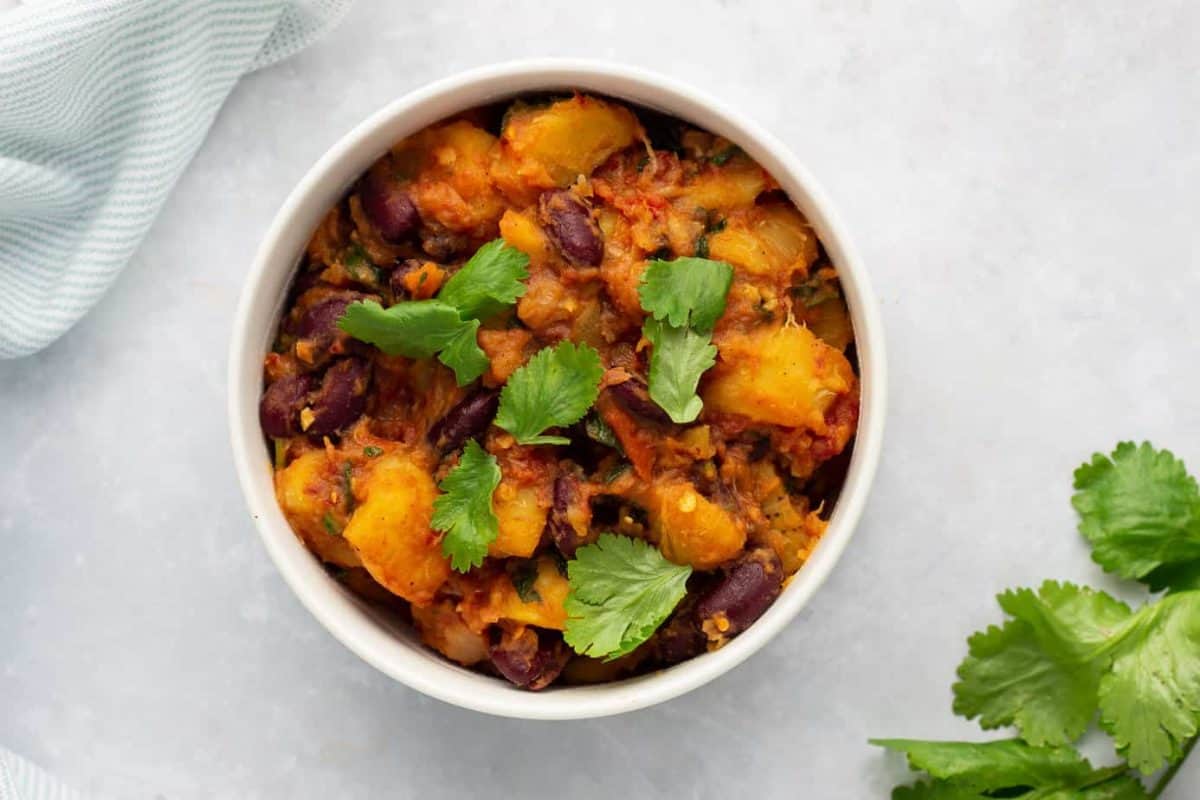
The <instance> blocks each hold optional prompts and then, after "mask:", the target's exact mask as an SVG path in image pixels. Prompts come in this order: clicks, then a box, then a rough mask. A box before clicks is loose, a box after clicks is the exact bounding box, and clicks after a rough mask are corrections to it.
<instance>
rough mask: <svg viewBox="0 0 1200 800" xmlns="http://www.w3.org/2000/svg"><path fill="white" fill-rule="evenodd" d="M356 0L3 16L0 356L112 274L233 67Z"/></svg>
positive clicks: (278, 50)
mask: <svg viewBox="0 0 1200 800" xmlns="http://www.w3.org/2000/svg"><path fill="white" fill-rule="evenodd" d="M349 2H350V0H42V2H36V3H33V4H30V5H24V6H18V7H17V8H16V9H15V10H12V11H8V12H6V13H5V14H3V15H0V358H15V357H17V356H23V355H28V354H29V353H33V352H35V351H37V350H40V349H41V348H43V347H45V346H46V345H47V344H49V343H50V342H52V341H54V340H55V339H57V338H58V337H59V336H61V335H62V334H63V333H64V332H65V331H66V330H67V329H68V328H70V327H71V326H72V325H73V324H75V322H77V321H78V320H79V318H80V317H82V316H83V315H84V314H85V313H86V312H87V310H88V309H90V308H91V307H92V306H93V305H94V304H95V303H96V301H97V300H99V299H100V297H101V295H103V294H104V292H105V290H106V289H108V287H109V286H110V285H111V284H112V282H113V280H114V279H115V278H116V276H117V274H118V273H119V272H120V271H121V268H122V267H124V266H125V264H126V262H127V261H128V260H129V258H130V256H132V255H133V252H134V250H136V249H137V246H138V244H139V243H140V242H141V241H142V238H143V237H144V236H145V235H146V231H147V230H148V229H149V227H150V224H151V223H152V222H153V221H154V218H155V216H156V215H157V214H158V210H159V208H161V207H162V204H163V201H164V200H165V199H166V197H167V194H168V193H169V192H170V190H171V187H172V186H174V184H175V181H176V180H177V179H178V178H179V175H180V174H181V173H182V172H183V169H184V167H186V166H187V163H188V162H189V161H190V160H191V158H192V155H193V154H195V152H196V150H197V149H198V148H199V146H200V143H201V141H202V140H203V139H204V135H205V133H206V132H207V131H208V128H209V125H211V124H212V121H213V118H214V117H215V116H216V114H217V110H218V109H219V108H220V107H221V104H222V103H223V102H224V101H225V98H226V96H227V95H228V94H229V92H230V90H232V88H233V85H234V84H235V83H236V82H237V80H238V78H239V77H240V76H241V75H243V74H245V73H246V72H250V71H252V70H255V69H258V68H259V67H264V66H267V65H268V64H271V63H273V62H275V61H277V60H279V59H281V58H284V57H286V56H288V55H290V54H291V53H294V52H295V51H297V50H299V49H300V48H302V47H305V46H306V45H308V44H309V43H310V42H312V41H313V40H314V39H316V38H317V37H318V36H319V35H320V34H321V33H322V32H324V31H325V30H327V29H328V28H330V27H332V26H333V24H334V23H335V22H336V21H337V20H338V18H339V17H340V16H341V14H342V12H343V11H344V10H345V8H346V7H347V6H348V5H349Z"/></svg>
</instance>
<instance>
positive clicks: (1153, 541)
mask: <svg viewBox="0 0 1200 800" xmlns="http://www.w3.org/2000/svg"><path fill="white" fill-rule="evenodd" d="M1075 489H1076V493H1075V496H1074V497H1073V498H1071V503H1072V504H1073V505H1074V506H1075V510H1076V511H1078V512H1079V531H1080V532H1081V533H1082V534H1083V535H1084V537H1086V538H1087V540H1088V541H1089V542H1091V544H1092V558H1093V559H1094V560H1095V562H1096V563H1097V564H1099V565H1100V566H1101V567H1103V568H1104V569H1105V570H1106V571H1108V572H1112V573H1114V574H1116V575H1120V576H1121V577H1122V578H1132V579H1134V580H1139V581H1142V582H1144V583H1147V584H1149V585H1150V587H1151V588H1152V589H1156V590H1157V589H1174V590H1179V589H1198V588H1200V489H1198V488H1197V486H1196V479H1195V478H1193V477H1192V476H1191V475H1188V473H1187V469H1186V468H1185V467H1184V466H1183V462H1182V461H1180V460H1179V459H1177V458H1175V456H1173V455H1171V453H1169V452H1167V451H1166V450H1155V449H1154V448H1153V447H1151V446H1150V444H1149V443H1146V442H1144V443H1142V445H1141V446H1140V447H1139V446H1136V445H1134V443H1133V442H1122V443H1121V444H1119V445H1117V449H1116V450H1114V451H1113V453H1112V455H1111V456H1103V455H1100V454H1099V453H1097V454H1096V455H1095V456H1093V457H1092V460H1091V461H1090V462H1088V463H1086V464H1083V465H1082V466H1080V467H1079V469H1077V470H1075Z"/></svg>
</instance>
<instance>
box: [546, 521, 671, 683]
mask: <svg viewBox="0 0 1200 800" xmlns="http://www.w3.org/2000/svg"><path fill="white" fill-rule="evenodd" d="M691 574H692V568H691V567H688V566H680V565H678V564H673V563H671V562H670V561H668V560H667V559H666V558H664V557H663V555H662V553H660V552H659V551H658V548H656V547H653V546H651V545H649V544H647V543H646V542H644V541H642V540H641V539H630V538H628V537H625V536H617V535H616V534H612V533H605V534H601V536H600V538H599V539H597V540H596V542H595V543H594V544H589V545H587V546H586V547H581V548H579V550H578V551H577V552H576V554H575V558H574V559H573V560H572V561H569V562H568V563H567V580H568V582H569V583H570V586H571V590H570V593H569V594H568V595H567V600H566V609H567V626H566V630H565V631H564V633H563V638H564V639H565V640H566V642H567V644H569V645H570V646H571V647H572V648H573V649H574V650H575V652H576V653H579V654H581V655H586V656H592V657H594V658H605V659H606V660H609V661H611V660H613V659H614V658H619V657H621V656H623V655H625V654H627V653H630V652H632V651H633V650H634V649H635V648H637V646H638V645H640V644H641V643H642V642H644V641H646V640H647V639H649V638H650V635H651V634H653V633H654V631H655V630H657V629H658V626H659V625H661V624H662V623H663V621H664V620H665V619H666V618H667V616H668V615H669V614H670V613H671V611H673V610H674V608H675V606H676V605H678V604H679V601H680V600H682V599H683V596H684V595H685V594H687V579H688V577H689V576H690V575H691Z"/></svg>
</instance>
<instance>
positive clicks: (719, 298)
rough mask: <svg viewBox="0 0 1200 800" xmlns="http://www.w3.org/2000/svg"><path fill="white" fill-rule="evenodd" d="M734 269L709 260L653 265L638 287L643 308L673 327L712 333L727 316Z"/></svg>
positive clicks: (660, 262)
mask: <svg viewBox="0 0 1200 800" xmlns="http://www.w3.org/2000/svg"><path fill="white" fill-rule="evenodd" d="M732 283H733V267H731V266H729V265H728V264H726V263H725V262H723V261H710V260H708V259H707V258H677V259H675V260H674V261H651V262H649V263H648V264H647V265H646V271H645V272H643V273H642V282H641V285H640V286H639V287H638V296H639V297H641V301H642V308H643V309H645V310H646V311H647V312H648V313H649V314H650V315H651V316H652V317H653V318H654V319H656V320H665V321H666V322H668V323H670V324H671V325H672V326H673V327H676V328H682V327H684V326H690V327H692V328H694V329H695V330H697V331H699V332H702V333H709V332H711V331H712V329H713V326H715V325H716V324H717V320H718V319H720V318H721V315H722V314H723V313H725V296H726V295H727V294H729V287H730V286H731V285H732Z"/></svg>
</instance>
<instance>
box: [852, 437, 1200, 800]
mask: <svg viewBox="0 0 1200 800" xmlns="http://www.w3.org/2000/svg"><path fill="white" fill-rule="evenodd" d="M1075 489H1076V494H1075V496H1074V497H1073V499H1072V502H1073V504H1074V506H1075V508H1076V510H1077V511H1078V512H1079V515H1080V524H1079V529H1080V532H1081V533H1082V534H1083V535H1084V537H1085V538H1086V539H1087V540H1088V542H1089V543H1091V545H1092V548H1093V551H1092V557H1093V559H1094V560H1095V561H1096V563H1098V564H1100V565H1101V566H1102V567H1103V568H1104V569H1106V570H1108V571H1109V572H1112V573H1115V574H1117V575H1120V576H1122V577H1125V578H1131V579H1137V580H1141V581H1143V582H1145V583H1146V584H1148V585H1149V586H1150V587H1151V589H1153V590H1156V591H1159V590H1163V589H1166V590H1167V594H1166V595H1164V596H1161V597H1159V598H1158V599H1156V600H1152V601H1151V602H1148V603H1146V604H1145V605H1142V606H1141V607H1140V608H1137V609H1131V608H1130V607H1129V606H1128V605H1126V604H1125V603H1123V602H1121V601H1119V600H1117V599H1115V598H1113V597H1112V596H1110V595H1109V594H1107V593H1105V592H1102V591H1099V590H1096V589H1090V588H1087V587H1081V586H1076V585H1074V584H1071V583H1059V582H1055V581H1046V582H1045V583H1043V584H1042V586H1041V587H1040V588H1038V589H1036V590H1034V589H1012V590H1009V591H1007V592H1004V593H1003V594H1001V595H1000V596H999V597H998V600H999V603H1000V607H1001V609H1002V610H1003V611H1004V612H1005V614H1006V615H1007V619H1006V620H1005V621H1004V623H1003V624H1002V625H1000V626H992V627H989V628H988V629H987V630H984V631H980V632H979V633H976V634H975V635H973V636H972V637H971V638H970V639H969V640H968V655H967V658H966V659H965V660H964V661H963V663H962V665H961V666H960V667H959V669H958V676H959V681H958V682H957V683H956V684H955V685H954V711H955V712H956V713H958V714H961V715H963V716H965V717H968V718H978V720H979V723H980V725H981V726H982V727H984V728H997V727H1000V726H1007V725H1011V726H1014V727H1015V728H1016V729H1017V731H1018V732H1019V734H1020V736H1021V739H1020V740H1012V741H1002V742H990V743H986V744H973V743H965V742H919V741H912V740H875V741H874V743H875V744H878V745H881V746H883V747H889V748H892V749H897V750H903V751H904V752H906V753H908V755H909V764H910V766H911V767H912V768H913V769H916V770H922V771H924V772H926V773H928V775H929V776H930V777H931V778H932V781H931V782H925V783H919V784H917V785H915V786H912V787H899V788H897V789H896V791H895V793H894V794H893V797H895V798H898V799H899V798H912V800H920V798H960V797H961V798H977V797H978V798H982V797H985V796H986V797H1028V798H1030V800H1033V798H1051V797H1053V798H1060V797H1061V798H1064V799H1065V798H1095V799H1096V800H1100V798H1109V799H1111V798H1118V799H1120V798H1131V799H1132V798H1147V797H1148V798H1156V797H1159V796H1160V795H1161V794H1162V792H1163V790H1164V788H1165V787H1166V786H1167V785H1168V784H1169V783H1170V780H1171V778H1172V777H1173V776H1174V774H1175V770H1176V769H1178V767H1179V765H1180V763H1181V762H1182V761H1183V759H1184V758H1186V757H1187V754H1188V753H1189V752H1190V751H1191V749H1192V748H1193V747H1194V746H1195V744H1196V740H1197V734H1198V732H1200V591H1196V590H1195V588H1194V587H1196V586H1197V573H1198V572H1200V490H1198V489H1197V484H1196V482H1195V480H1194V479H1193V478H1192V477H1191V476H1189V475H1188V473H1187V471H1186V469H1185V468H1184V466H1183V463H1182V462H1180V461H1179V460H1178V459H1176V458H1175V457H1174V456H1173V455H1172V454H1171V453H1169V452H1167V451H1165V450H1155V449H1154V448H1153V447H1152V446H1151V445H1149V444H1142V445H1140V446H1138V445H1134V444H1133V443H1131V442H1123V443H1121V444H1120V445H1118V446H1117V448H1116V450H1115V451H1114V452H1113V453H1112V454H1111V455H1109V456H1103V455H1099V454H1097V455H1096V456H1094V457H1093V458H1092V460H1091V461H1090V462H1088V463H1086V464H1084V465H1082V466H1081V467H1079V469H1078V470H1076V472H1075ZM1096 720H1098V722H1099V725H1100V727H1101V728H1102V729H1103V730H1104V731H1106V732H1107V733H1108V734H1109V735H1110V736H1111V737H1112V739H1113V742H1114V745H1115V746H1116V750H1117V753H1118V754H1119V755H1120V756H1121V757H1122V758H1124V759H1125V763H1123V764H1119V765H1117V766H1114V767H1109V768H1104V769H1099V770H1093V769H1092V768H1091V766H1090V765H1088V764H1087V763H1086V762H1084V761H1083V760H1082V759H1081V758H1080V757H1079V756H1078V755H1077V754H1076V753H1075V751H1074V750H1073V749H1071V744H1072V743H1073V742H1075V741H1076V740H1078V739H1079V738H1080V737H1081V736H1082V735H1083V734H1084V733H1085V732H1086V731H1087V729H1088V727H1089V726H1090V725H1091V724H1092V722H1093V721H1096ZM1164 765H1167V766H1168V769H1167V770H1166V771H1165V772H1164V773H1163V775H1162V777H1161V778H1160V779H1159V780H1158V781H1157V783H1156V784H1155V786H1154V788H1153V789H1152V790H1150V791H1149V792H1148V793H1147V791H1146V790H1145V788H1144V787H1143V786H1142V784H1141V783H1140V782H1139V781H1138V780H1136V778H1135V777H1134V776H1133V774H1132V772H1131V769H1132V770H1137V771H1139V772H1141V773H1142V774H1144V775H1150V774H1152V773H1153V772H1155V771H1156V770H1159V769H1161V768H1162V767H1163V766H1164Z"/></svg>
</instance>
